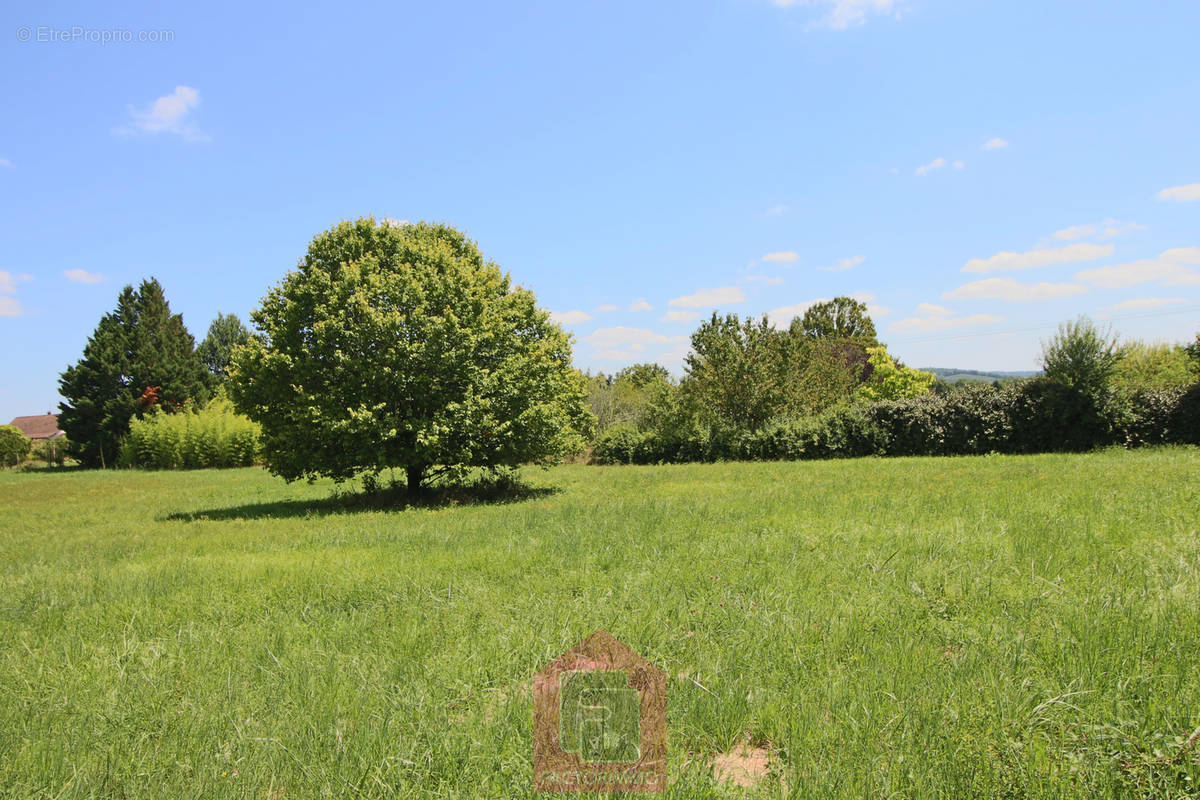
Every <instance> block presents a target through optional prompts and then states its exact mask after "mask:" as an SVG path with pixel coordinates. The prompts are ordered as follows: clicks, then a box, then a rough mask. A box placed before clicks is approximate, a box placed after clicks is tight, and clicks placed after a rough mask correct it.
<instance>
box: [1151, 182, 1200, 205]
mask: <svg viewBox="0 0 1200 800" xmlns="http://www.w3.org/2000/svg"><path fill="white" fill-rule="evenodd" d="M1158 199H1159V200H1170V201H1173V202H1176V203H1190V202H1192V201H1194V200H1200V183H1189V184H1185V185H1183V186H1172V187H1170V188H1167V189H1163V190H1162V191H1161V192H1159V193H1158Z"/></svg>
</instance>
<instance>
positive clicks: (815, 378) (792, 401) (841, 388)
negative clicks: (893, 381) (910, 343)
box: [783, 335, 873, 416]
mask: <svg viewBox="0 0 1200 800" xmlns="http://www.w3.org/2000/svg"><path fill="white" fill-rule="evenodd" d="M790 347H791V352H792V354H793V360H792V366H791V368H790V369H789V381H788V383H787V402H786V404H785V407H784V409H783V415H785V416H794V415H798V414H819V413H821V412H824V411H828V410H829V409H832V408H836V407H837V406H840V405H845V404H847V403H852V402H854V400H855V396H856V393H857V391H858V388H859V387H860V386H861V385H862V384H863V381H865V380H867V379H868V378H869V377H870V376H871V374H872V370H873V368H872V366H871V364H870V362H869V360H868V358H867V350H866V347H865V346H864V343H863V340H859V339H830V338H825V337H816V338H813V337H802V338H799V339H797V338H796V337H795V336H794V335H793V336H792V338H791V341H790Z"/></svg>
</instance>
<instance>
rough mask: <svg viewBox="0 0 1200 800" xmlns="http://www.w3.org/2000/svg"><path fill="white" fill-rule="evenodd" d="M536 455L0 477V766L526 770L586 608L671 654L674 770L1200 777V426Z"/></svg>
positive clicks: (821, 778) (327, 776) (1060, 786)
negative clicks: (474, 486)
mask: <svg viewBox="0 0 1200 800" xmlns="http://www.w3.org/2000/svg"><path fill="white" fill-rule="evenodd" d="M527 478H528V480H529V481H530V482H531V483H533V484H535V485H536V486H541V487H547V488H553V489H554V490H555V491H553V492H547V493H542V494H535V495H534V496H532V497H530V498H529V499H526V500H523V501H520V502H512V503H503V504H490V505H485V504H481V505H450V506H443V507H437V508H408V509H399V510H394V511H355V510H347V509H345V508H342V507H340V506H338V505H336V504H330V503H328V502H326V500H327V498H328V497H329V496H330V494H331V492H332V487H331V486H330V485H329V484H317V485H305V484H298V485H292V486H288V485H286V484H284V483H283V482H282V481H280V480H278V479H275V478H272V477H271V476H270V475H268V474H267V473H265V472H263V471H261V470H257V469H243V470H228V471H197V472H137V471H133V472H107V473H100V472H92V473H85V472H68V473H58V474H52V473H28V474H22V473H4V474H0V654H2V655H0V697H2V698H3V699H2V702H0V795H2V796H4V797H13V798H23V799H24V798H50V797H54V798H91V797H94V798H108V797H119V798H155V800H161V799H162V798H201V797H203V798H226V797H228V798H272V799H273V800H280V799H281V798H309V797H353V796H362V797H389V798H390V797H462V798H474V797H507V796H516V797H524V796H531V795H532V769H531V764H530V760H531V749H532V745H531V728H532V719H531V698H530V691H529V685H530V680H531V677H532V675H533V673H534V672H536V671H537V670H538V669H540V668H541V667H542V666H544V665H545V664H546V663H547V662H548V661H550V660H551V659H552V658H554V657H555V656H557V655H558V654H559V653H561V652H562V651H564V650H566V649H567V648H569V647H571V646H572V645H574V644H575V643H576V642H578V641H579V640H580V639H582V638H583V637H584V636H586V635H587V634H588V633H590V632H591V631H593V630H594V629H596V628H605V629H607V630H609V631H610V632H612V633H613V634H614V635H616V636H617V637H619V638H621V639H623V640H624V641H626V642H627V643H629V644H630V645H631V646H633V647H634V648H635V649H637V650H638V651H640V652H641V653H642V654H643V655H644V656H646V657H647V658H649V659H651V660H652V661H654V662H655V663H657V664H659V665H660V666H662V667H663V668H664V669H666V670H667V671H668V673H669V675H670V682H669V699H668V719H669V730H668V747H669V752H670V770H669V771H670V776H671V781H672V784H671V785H672V788H671V790H670V792H669V793H668V795H669V796H670V797H678V798H685V797H686V798H707V797H714V798H715V797H729V796H794V797H813V798H841V797H844V798H862V797H922V798H925V797H944V798H962V797H1067V798H1070V797H1078V798H1097V797H1142V796H1160V797H1179V796H1189V795H1195V794H1196V793H1197V792H1198V791H1200V790H1198V789H1197V788H1196V787H1197V785H1198V784H1200V754H1197V753H1196V752H1195V751H1194V750H1189V749H1184V748H1183V747H1182V744H1183V741H1184V739H1185V738H1186V737H1187V735H1188V734H1189V733H1191V732H1192V730H1194V729H1195V728H1196V727H1197V726H1198V725H1200V531H1198V528H1200V491H1198V490H1200V450H1196V449H1185V448H1181V449H1160V450H1146V451H1134V452H1124V451H1106V452H1100V453H1093V454H1087V455H1044V456H1032V457H979V458H948V459H942V458H925V459H891V460H875V459H868V460H856V461H831V462H807V463H748V464H712V465H685V466H661V467H583V466H572V467H562V468H558V469H554V470H551V471H549V472H543V471H538V470H530V471H529V472H528V473H527ZM747 742H748V743H749V744H750V745H753V746H755V747H763V748H766V749H767V750H768V751H769V752H770V754H771V758H770V764H771V770H772V774H771V775H769V776H767V777H766V778H764V779H762V780H760V781H759V783H758V785H757V786H755V787H753V788H749V789H742V788H736V787H732V786H729V785H721V784H717V783H715V782H714V780H713V777H712V770H711V759H712V757H713V755H714V754H717V753H724V752H729V751H731V750H733V749H735V748H736V747H738V745H739V744H741V743H747Z"/></svg>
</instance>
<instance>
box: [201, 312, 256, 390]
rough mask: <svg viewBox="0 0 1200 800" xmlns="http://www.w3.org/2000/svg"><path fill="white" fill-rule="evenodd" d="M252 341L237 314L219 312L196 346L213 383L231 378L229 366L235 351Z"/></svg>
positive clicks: (216, 383)
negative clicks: (202, 339)
mask: <svg viewBox="0 0 1200 800" xmlns="http://www.w3.org/2000/svg"><path fill="white" fill-rule="evenodd" d="M248 341H250V331H249V330H247V329H246V326H245V325H243V324H242V321H241V320H240V319H238V316H237V314H222V313H221V312H219V311H218V312H217V318H216V319H214V320H213V321H212V324H210V325H209V326H208V334H207V335H205V337H204V341H202V342H200V346H199V347H197V348H196V355H197V356H198V357H199V358H200V361H201V362H202V363H203V364H204V367H205V368H206V369H207V370H208V374H209V376H210V382H211V383H212V385H213V386H214V387H215V386H220V385H221V384H223V383H225V381H226V380H228V379H229V367H230V365H232V363H233V351H234V349H235V348H237V347H238V346H239V345H243V344H246V342H248Z"/></svg>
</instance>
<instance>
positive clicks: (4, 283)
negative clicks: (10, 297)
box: [0, 269, 33, 294]
mask: <svg viewBox="0 0 1200 800" xmlns="http://www.w3.org/2000/svg"><path fill="white" fill-rule="evenodd" d="M31 280H33V276H32V275H30V274H28V273H24V272H22V273H21V274H19V275H13V274H12V273H11V272H5V271H4V270H2V269H0V294H16V293H17V284H18V283H28V282H29V281H31Z"/></svg>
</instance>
